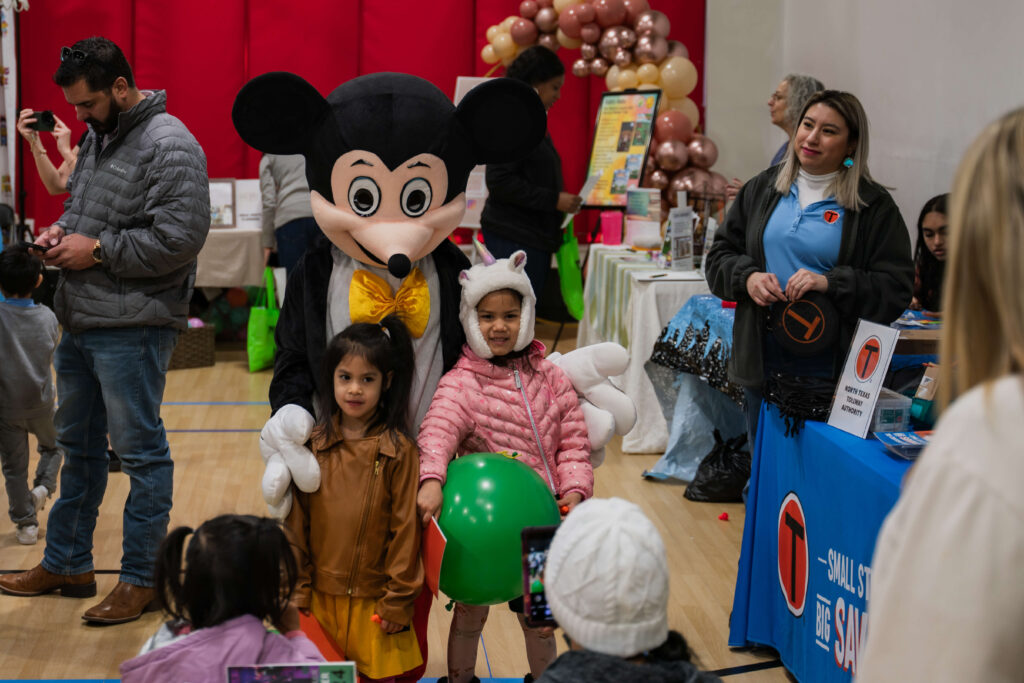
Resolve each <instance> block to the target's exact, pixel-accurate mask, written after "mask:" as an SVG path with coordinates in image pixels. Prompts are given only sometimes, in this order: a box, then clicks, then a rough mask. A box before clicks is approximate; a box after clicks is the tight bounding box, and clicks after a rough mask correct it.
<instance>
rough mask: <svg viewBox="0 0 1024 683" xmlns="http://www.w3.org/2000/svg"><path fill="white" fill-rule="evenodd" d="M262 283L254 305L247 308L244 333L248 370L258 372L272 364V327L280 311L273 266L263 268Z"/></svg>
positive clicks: (275, 323)
mask: <svg viewBox="0 0 1024 683" xmlns="http://www.w3.org/2000/svg"><path fill="white" fill-rule="evenodd" d="M263 285H264V286H263V289H262V290H260V293H259V295H258V297H257V298H256V305H255V306H253V307H252V308H251V309H250V310H249V326H248V328H247V329H246V335H245V349H246V352H247V353H248V356H249V372H259V371H260V370H265V369H267V368H271V367H273V366H274V351H275V350H276V346H275V345H274V329H275V328H276V327H277V317H278V315H280V313H281V311H280V309H278V307H277V297H276V296H275V294H274V269H273V268H265V269H264V270H263Z"/></svg>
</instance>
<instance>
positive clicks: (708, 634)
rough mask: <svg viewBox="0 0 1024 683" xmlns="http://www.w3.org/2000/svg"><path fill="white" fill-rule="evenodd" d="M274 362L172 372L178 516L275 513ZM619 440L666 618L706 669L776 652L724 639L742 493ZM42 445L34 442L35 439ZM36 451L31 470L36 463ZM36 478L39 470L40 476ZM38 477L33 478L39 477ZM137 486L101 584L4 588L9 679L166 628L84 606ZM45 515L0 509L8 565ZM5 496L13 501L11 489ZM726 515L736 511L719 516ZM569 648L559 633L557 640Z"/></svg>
mask: <svg viewBox="0 0 1024 683" xmlns="http://www.w3.org/2000/svg"><path fill="white" fill-rule="evenodd" d="M556 330H557V326H556V325H553V324H549V323H538V326H537V333H538V338H539V339H541V340H542V341H544V343H545V345H546V346H548V347H549V350H550V347H551V341H552V340H553V338H554V336H555V333H556ZM575 338H576V327H575V325H568V326H566V328H565V330H564V331H563V333H562V337H561V341H560V342H559V343H558V347H557V350H559V351H563V352H564V351H568V350H570V349H572V348H573V347H574V345H575ZM270 377H271V374H270V372H269V371H268V372H261V373H256V374H250V373H249V372H248V370H247V367H246V363H245V352H244V351H243V350H223V349H218V352H217V364H216V365H215V366H213V367H207V368H195V369H188V370H173V371H171V372H170V373H168V377H167V389H166V392H165V394H164V406H163V419H164V423H165V425H166V428H167V433H168V440H169V441H170V444H171V453H172V456H173V458H174V462H175V469H174V509H173V510H172V511H171V527H172V528H173V527H175V526H178V525H181V524H187V525H189V526H192V527H196V526H198V525H199V524H200V523H202V522H203V520H206V519H208V518H210V517H213V516H215V515H218V514H222V513H229V512H237V513H252V514H266V508H265V506H264V504H263V499H262V496H261V495H260V489H259V484H260V477H261V474H262V471H263V464H262V460H261V458H260V456H259V452H258V449H257V447H256V440H257V437H258V434H259V430H260V428H261V427H262V426H263V423H264V421H265V420H266V419H267V417H268V416H269V414H270V408H269V404H268V403H267V388H268V386H269V384H270ZM618 446H619V441H618V440H616V441H615V442H613V443H612V445H611V446H610V447H609V449H608V455H607V459H606V461H605V464H604V465H602V466H601V467H600V468H598V469H597V470H596V472H595V474H596V484H595V495H597V496H601V497H609V496H619V497H622V498H626V499H628V500H631V501H633V502H635V503H637V504H638V505H640V506H641V507H642V508H643V509H644V511H645V512H646V513H647V514H648V516H650V518H651V519H652V520H653V521H654V523H655V525H656V526H657V527H658V529H659V530H660V531H661V534H662V537H663V538H664V540H665V545H666V546H667V548H668V558H669V564H670V566H671V568H672V572H671V601H670V604H669V624H670V626H671V627H672V628H674V629H676V630H679V631H680V632H682V633H683V634H684V635H685V636H686V638H687V640H688V641H689V642H690V645H691V647H692V648H693V650H694V652H695V654H696V656H697V658H698V661H699V664H700V666H701V667H702V668H704V669H708V670H714V669H726V668H733V667H740V668H742V667H744V666H746V665H752V664H758V663H764V662H769V661H771V660H773V659H774V654H773V653H770V652H762V651H756V652H749V651H733V650H730V649H729V648H728V647H727V645H726V640H727V637H728V630H729V623H728V622H729V611H730V609H731V607H732V594H733V584H734V582H735V579H736V562H737V559H738V557H739V551H740V542H741V539H742V534H743V519H744V510H743V506H742V505H740V504H724V505H723V504H707V503H705V504H702V503H692V502H690V501H688V500H686V499H684V498H683V495H682V494H683V487H682V486H676V485H671V484H666V483H655V482H649V481H645V480H644V479H642V478H641V476H640V473H641V472H642V471H643V470H644V469H646V468H650V467H651V466H653V465H654V463H655V462H656V461H657V459H658V457H657V456H656V455H623V454H622V453H621V452H620V451H619V448H618ZM31 447H32V449H33V456H35V451H34V449H35V444H34V442H32V443H31ZM35 462H36V458H35V457H33V459H32V462H31V465H30V467H31V469H30V472H31V473H32V474H34V472H35ZM30 477H31V475H30ZM30 481H31V479H30ZM127 495H128V478H127V477H126V476H125V475H123V474H118V473H114V474H111V475H110V480H109V484H108V486H107V492H106V498H105V500H104V502H103V506H102V507H101V508H100V517H99V522H98V525H97V529H96V534H95V539H94V540H95V551H94V554H95V564H96V568H97V569H98V570H104V573H102V574H101V575H99V576H97V581H98V584H99V586H98V587H99V595H98V596H97V597H96V598H90V599H87V600H78V599H69V598H62V597H59V596H57V595H46V596H40V597H36V598H19V597H12V596H7V595H0V678H2V679H14V680H17V679H22V680H32V679H67V678H79V679H82V678H84V679H104V678H106V679H112V678H117V677H118V665H119V664H120V663H121V662H122V661H124V660H125V659H129V658H131V657H133V656H134V655H135V654H136V653H137V652H138V649H139V647H140V646H141V645H142V643H143V642H144V641H145V640H146V638H148V637H149V636H150V635H151V634H152V633H153V631H154V630H156V628H157V627H158V626H159V624H160V622H161V620H162V617H161V615H160V614H158V613H155V612H154V613H149V614H145V615H143V617H142V618H141V619H139V620H138V621H136V622H133V623H130V624H123V625H119V626H106V627H92V626H87V625H85V623H84V622H83V621H82V620H81V614H82V612H84V611H85V610H86V609H88V608H89V607H91V606H92V605H93V604H95V603H96V602H98V601H99V600H100V599H102V597H103V596H104V595H106V593H107V592H108V591H110V590H111V589H112V588H113V586H114V584H115V583H116V581H117V571H116V570H117V569H118V567H119V566H120V557H121V513H122V510H123V505H124V501H125V499H126V497H127ZM53 500H54V499H53V498H51V499H50V501H49V503H48V504H47V507H46V508H45V509H44V510H43V512H42V513H41V517H40V522H41V527H40V532H41V533H40V540H39V543H38V544H37V545H35V546H22V545H19V544H18V542H17V540H16V539H15V537H14V525H13V524H12V523H11V521H10V519H9V518H8V517H7V515H3V516H2V519H0V571H12V570H14V571H17V570H23V569H29V568H31V567H33V566H35V565H36V564H37V563H38V562H39V560H40V559H41V557H42V552H43V547H44V543H45V541H44V540H43V538H42V537H43V532H44V531H45V527H46V516H47V513H48V510H49V506H50V504H52V502H53ZM0 508H3V509H6V508H7V496H6V493H3V492H0ZM722 512H728V513H729V521H720V520H719V519H718V516H719V514H721V513H722ZM445 602H447V601H446V600H445V601H444V602H442V601H441V600H437V601H435V602H434V607H433V611H432V614H431V618H430V655H429V660H428V664H427V671H426V675H427V676H429V677H436V676H442V675H444V674H445V673H446V669H445V663H444V658H445V654H444V653H445V643H446V640H447V633H448V625H449V623H450V620H451V616H450V613H449V612H448V611H446V610H445V609H444V604H445ZM521 633H522V632H521V631H520V629H519V624H518V622H517V620H516V618H515V616H514V615H513V614H512V613H511V612H509V610H508V608H507V607H505V606H503V605H502V606H497V607H494V608H493V609H492V610H491V616H490V619H489V620H488V622H487V626H486V627H485V629H484V633H483V643H482V644H481V650H480V654H479V657H478V659H477V675H478V676H480V677H481V678H487V677H495V678H510V679H512V678H517V679H519V680H521V679H522V676H523V674H525V673H526V672H527V665H526V652H525V649H524V647H523V639H522V635H521ZM558 640H559V642H560V647H564V646H561V638H559V639H558ZM726 680H729V681H732V680H736V681H751V682H754V681H785V680H790V679H789V677H788V675H787V673H786V672H785V670H784V669H782V668H780V667H776V668H769V669H762V670H758V671H753V672H745V673H733V674H732V675H729V676H728V677H727V678H726Z"/></svg>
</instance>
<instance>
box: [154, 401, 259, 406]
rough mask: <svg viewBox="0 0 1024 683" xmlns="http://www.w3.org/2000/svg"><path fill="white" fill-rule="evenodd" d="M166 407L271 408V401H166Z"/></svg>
mask: <svg viewBox="0 0 1024 683" xmlns="http://www.w3.org/2000/svg"><path fill="white" fill-rule="evenodd" d="M164 405H165V406H269V405H270V401H164Z"/></svg>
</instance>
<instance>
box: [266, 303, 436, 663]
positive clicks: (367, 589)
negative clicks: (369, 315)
mask: <svg viewBox="0 0 1024 683" xmlns="http://www.w3.org/2000/svg"><path fill="white" fill-rule="evenodd" d="M412 372H413V351H412V342H411V340H410V337H409V331H408V330H407V329H406V327H405V325H404V324H402V322H401V321H400V320H399V319H398V318H395V317H393V316H389V317H387V318H385V319H384V320H382V321H381V323H380V324H376V323H356V324H354V325H350V326H349V327H347V328H346V329H345V330H343V331H342V332H341V333H340V334H338V335H337V336H336V337H335V338H334V339H332V340H331V342H330V343H329V344H328V345H327V349H326V351H325V353H324V364H323V371H322V374H321V379H322V384H321V387H320V390H319V393H318V397H317V398H318V404H319V405H318V411H317V412H318V415H319V420H318V424H317V427H316V429H314V431H313V437H312V450H313V454H314V455H315V456H316V458H317V462H318V464H319V465H320V472H321V483H320V488H319V489H318V490H316V491H314V492H313V493H303V492H301V491H299V490H298V489H297V488H294V485H293V495H294V496H295V503H296V504H294V505H292V509H291V513H290V514H289V515H288V518H287V520H286V523H287V528H288V535H289V540H290V541H291V544H292V548H293V551H294V552H295V557H296V561H297V564H298V565H299V581H298V585H297V586H296V587H295V596H294V597H293V600H294V601H295V603H296V605H297V606H298V607H299V608H300V609H305V610H309V611H311V612H312V613H313V615H314V616H315V617H316V618H317V620H318V621H319V622H320V624H321V625H323V627H324V629H325V630H326V631H327V633H328V634H330V635H331V636H332V637H334V639H335V640H336V641H337V643H338V645H339V646H340V647H341V649H342V650H343V651H344V652H345V655H346V656H347V657H348V658H349V659H351V660H352V661H355V662H356V664H357V666H358V669H359V673H360V675H361V676H362V677H364V678H370V679H385V680H387V679H390V678H392V677H394V676H396V675H399V674H401V673H403V672H405V671H408V670H409V669H412V668H414V667H417V666H419V665H420V664H422V663H423V658H422V655H421V654H420V649H419V645H418V643H417V641H416V635H415V634H414V633H413V631H411V630H410V629H409V624H410V622H411V620H412V612H413V602H414V601H415V599H416V596H417V595H418V594H419V592H420V589H421V587H422V584H423V568H422V566H421V564H420V560H419V548H420V524H419V519H418V517H417V514H416V491H417V488H418V484H419V458H418V455H417V451H416V444H415V441H413V440H412V439H410V438H409V437H408V436H407V433H408V416H409V410H408V407H409V388H410V386H411V384H412Z"/></svg>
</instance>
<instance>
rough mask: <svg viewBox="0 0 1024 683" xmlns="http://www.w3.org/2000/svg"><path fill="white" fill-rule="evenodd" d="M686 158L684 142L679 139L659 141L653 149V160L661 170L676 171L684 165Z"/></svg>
mask: <svg viewBox="0 0 1024 683" xmlns="http://www.w3.org/2000/svg"><path fill="white" fill-rule="evenodd" d="M687 158H688V153H687V150H686V144H685V143H683V142H682V141H681V140H665V141H663V142H659V143H658V146H657V147H656V148H655V150H654V160H655V161H657V162H658V167H659V168H661V169H662V170H663V171H678V170H679V169H681V168H682V167H683V166H686V161H687Z"/></svg>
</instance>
